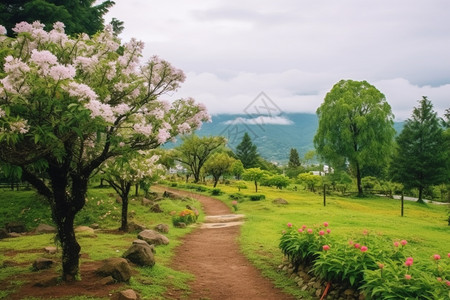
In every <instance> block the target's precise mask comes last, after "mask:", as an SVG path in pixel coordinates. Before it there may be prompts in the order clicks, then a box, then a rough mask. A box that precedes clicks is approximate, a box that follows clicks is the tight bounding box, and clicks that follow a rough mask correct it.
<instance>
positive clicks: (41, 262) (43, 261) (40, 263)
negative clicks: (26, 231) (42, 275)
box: [33, 257, 55, 271]
mask: <svg viewBox="0 0 450 300" xmlns="http://www.w3.org/2000/svg"><path fill="white" fill-rule="evenodd" d="M54 263H55V261H54V260H53V259H48V258H43V257H40V258H37V259H36V260H35V261H34V262H33V270H35V271H39V270H44V269H49V268H51V267H52V266H53V264H54Z"/></svg>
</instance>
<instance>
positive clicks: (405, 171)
mask: <svg viewBox="0 0 450 300" xmlns="http://www.w3.org/2000/svg"><path fill="white" fill-rule="evenodd" d="M447 155H448V149H446V147H445V141H444V131H443V128H442V127H441V124H440V120H439V118H438V117H437V114H436V112H435V111H433V105H432V104H431V101H429V100H428V99H427V97H423V98H422V100H420V101H419V106H418V107H414V110H413V114H412V116H411V118H410V119H408V120H406V122H405V126H404V128H403V130H402V132H401V133H400V134H399V136H398V137H397V151H396V152H395V154H394V156H393V160H392V163H391V174H392V176H393V178H394V180H396V181H398V182H400V183H402V184H403V185H404V186H405V187H406V188H417V189H418V190H419V199H418V202H423V199H422V197H423V191H424V190H425V188H427V187H429V186H431V185H435V184H440V183H443V182H445V181H446V180H448V178H447V175H448V170H447V166H448V157H447Z"/></svg>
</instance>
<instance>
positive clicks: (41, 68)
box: [0, 22, 209, 280]
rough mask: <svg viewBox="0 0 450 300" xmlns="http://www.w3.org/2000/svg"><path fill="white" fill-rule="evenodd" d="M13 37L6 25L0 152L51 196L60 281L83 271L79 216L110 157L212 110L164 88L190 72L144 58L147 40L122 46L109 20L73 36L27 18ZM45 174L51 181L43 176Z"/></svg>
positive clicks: (0, 55) (150, 144) (192, 123)
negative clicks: (168, 96) (93, 31)
mask: <svg viewBox="0 0 450 300" xmlns="http://www.w3.org/2000/svg"><path fill="white" fill-rule="evenodd" d="M13 32H15V33H16V37H15V38H8V37H6V36H4V35H1V34H5V33H6V30H5V28H4V27H3V26H0V160H1V161H3V162H6V163H9V164H11V165H14V166H18V167H20V168H21V169H22V177H23V179H25V180H27V181H28V182H29V183H31V184H32V185H33V186H34V187H35V188H36V189H37V190H38V191H39V192H40V193H41V194H42V195H44V196H46V198H47V199H48V202H49V205H50V207H51V211H52V217H53V220H54V222H55V224H56V226H57V230H58V237H59V240H60V242H61V247H62V273H63V274H62V275H63V280H73V279H74V278H76V277H77V275H78V273H79V254H80V249H81V247H80V245H79V244H78V242H77V240H76V237H75V233H74V228H73V225H74V218H75V215H76V214H77V213H78V212H79V211H80V210H81V209H82V208H83V207H84V205H85V198H86V197H85V196H86V192H87V185H88V181H89V178H90V176H91V175H92V174H93V173H94V171H95V170H97V169H98V168H99V166H100V165H101V164H102V163H103V162H104V161H106V160H107V159H110V158H112V157H117V156H121V155H124V154H127V153H128V152H133V151H138V150H147V149H153V148H156V147H158V146H159V145H161V144H163V143H165V142H166V141H167V140H169V139H171V138H172V137H174V136H175V135H177V134H179V133H188V132H190V130H191V129H195V128H197V127H198V126H200V125H201V123H202V121H204V120H207V119H208V118H209V116H208V115H207V113H206V109H205V107H204V106H202V105H198V104H196V103H195V101H194V100H193V99H179V100H176V101H174V102H173V103H168V102H164V101H160V100H159V96H161V95H163V94H165V93H168V92H172V91H174V90H176V89H177V88H178V87H179V85H180V84H181V82H183V80H184V79H185V76H184V74H183V72H182V71H181V70H178V69H176V68H174V67H172V66H171V65H170V63H168V62H167V61H164V60H161V59H160V58H158V57H156V56H155V57H152V58H151V59H150V60H149V61H148V62H146V63H141V61H140V57H141V56H142V51H143V43H142V42H139V41H137V40H135V39H132V40H131V41H130V42H128V43H125V44H123V45H121V42H120V40H118V39H117V38H116V37H115V36H114V34H113V31H112V28H111V26H107V27H106V28H105V30H104V31H103V32H100V33H98V34H97V35H95V36H93V37H89V36H88V35H86V34H80V35H78V36H76V37H69V36H67V35H66V34H65V32H64V24H62V23H60V22H57V23H55V24H54V27H53V29H52V30H51V31H49V32H46V31H44V30H43V25H42V24H40V23H39V22H34V23H33V24H28V23H26V22H22V23H19V24H17V25H16V27H15V28H14V29H13ZM41 174H44V175H45V177H47V178H48V180H43V179H42V176H41Z"/></svg>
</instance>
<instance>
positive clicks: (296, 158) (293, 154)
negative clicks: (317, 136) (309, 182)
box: [288, 148, 300, 169]
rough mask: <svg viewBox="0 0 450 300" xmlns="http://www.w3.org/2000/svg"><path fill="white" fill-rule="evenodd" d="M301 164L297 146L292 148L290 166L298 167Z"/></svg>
mask: <svg viewBox="0 0 450 300" xmlns="http://www.w3.org/2000/svg"><path fill="white" fill-rule="evenodd" d="M299 166H300V156H299V155H298V151H297V149H295V148H291V152H290V153H289V163H288V168H291V169H292V168H297V167H299Z"/></svg>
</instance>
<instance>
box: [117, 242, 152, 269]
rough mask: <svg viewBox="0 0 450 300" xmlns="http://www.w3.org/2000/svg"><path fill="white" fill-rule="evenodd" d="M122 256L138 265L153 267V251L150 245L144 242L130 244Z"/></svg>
mask: <svg viewBox="0 0 450 300" xmlns="http://www.w3.org/2000/svg"><path fill="white" fill-rule="evenodd" d="M122 257H124V258H126V259H128V260H129V261H131V262H132V263H135V264H137V265H139V266H149V267H153V266H154V265H155V256H154V255H153V251H152V249H151V248H150V246H148V245H145V244H132V245H131V247H130V248H128V250H127V251H126V252H125V253H124V254H123V255H122Z"/></svg>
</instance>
